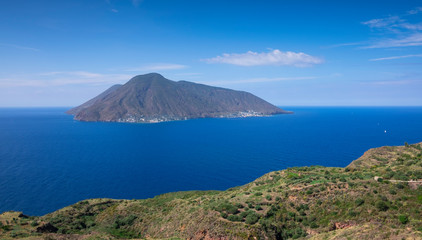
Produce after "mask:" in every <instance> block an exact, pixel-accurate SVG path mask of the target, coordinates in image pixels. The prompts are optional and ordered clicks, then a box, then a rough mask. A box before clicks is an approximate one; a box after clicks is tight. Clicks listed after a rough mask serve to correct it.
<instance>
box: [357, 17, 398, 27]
mask: <svg viewBox="0 0 422 240" xmlns="http://www.w3.org/2000/svg"><path fill="white" fill-rule="evenodd" d="M403 21H404V20H403V19H401V18H400V17H399V16H391V17H387V18H378V19H372V20H369V21H366V22H363V23H362V24H364V25H368V26H369V27H370V28H384V27H391V26H394V24H397V23H400V22H403Z"/></svg>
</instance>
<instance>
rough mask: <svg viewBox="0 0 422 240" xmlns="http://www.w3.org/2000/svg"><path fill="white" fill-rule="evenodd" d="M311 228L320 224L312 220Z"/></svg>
mask: <svg viewBox="0 0 422 240" xmlns="http://www.w3.org/2000/svg"><path fill="white" fill-rule="evenodd" d="M310 227H311V228H318V227H319V226H318V224H317V223H316V222H312V223H311V225H310Z"/></svg>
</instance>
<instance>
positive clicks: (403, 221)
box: [399, 215, 409, 224]
mask: <svg viewBox="0 0 422 240" xmlns="http://www.w3.org/2000/svg"><path fill="white" fill-rule="evenodd" d="M399 221H400V222H401V223H402V224H406V223H408V222H409V218H408V217H407V216H406V215H400V216H399Z"/></svg>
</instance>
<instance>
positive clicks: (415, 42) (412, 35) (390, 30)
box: [362, 7, 422, 48]
mask: <svg viewBox="0 0 422 240" xmlns="http://www.w3.org/2000/svg"><path fill="white" fill-rule="evenodd" d="M421 12H422V8H421V7H419V8H416V9H414V10H411V11H408V12H407V14H404V15H401V16H389V17H386V18H379V19H372V20H369V21H366V22H362V24H364V25H367V26H368V27H370V28H371V29H372V30H374V31H377V34H378V35H379V34H381V35H382V36H384V37H382V38H376V39H374V40H372V41H371V42H370V43H369V44H367V45H366V46H364V47H363V48H391V47H411V46H422V22H415V21H414V19H415V18H414V17H413V18H410V15H415V14H419V13H421ZM412 19H413V20H412Z"/></svg>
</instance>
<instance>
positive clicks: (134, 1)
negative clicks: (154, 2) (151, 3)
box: [131, 0, 143, 7]
mask: <svg viewBox="0 0 422 240" xmlns="http://www.w3.org/2000/svg"><path fill="white" fill-rule="evenodd" d="M131 1H132V4H133V6H135V7H139V5H140V4H141V3H142V1H143V0H131Z"/></svg>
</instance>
